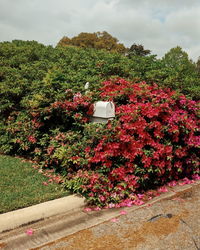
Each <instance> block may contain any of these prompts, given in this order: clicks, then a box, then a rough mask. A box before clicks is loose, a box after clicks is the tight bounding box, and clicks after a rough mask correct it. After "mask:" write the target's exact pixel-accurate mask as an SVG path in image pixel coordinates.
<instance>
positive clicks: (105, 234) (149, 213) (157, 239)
mask: <svg viewBox="0 0 200 250" xmlns="http://www.w3.org/2000/svg"><path fill="white" fill-rule="evenodd" d="M124 211H125V212H124ZM121 213H122V214H124V215H119V216H116V217H115V218H114V219H111V220H109V221H106V222H103V223H101V224H99V225H96V226H93V227H91V228H88V229H84V230H81V231H79V232H76V233H74V234H72V235H69V236H66V237H63V238H62V239H59V240H57V241H54V242H51V243H48V244H46V245H44V246H41V247H40V248H35V249H41V250H47V249H56V250H61V249H63V250H64V249H67V250H72V249H73V250H93V249H99V250H100V249H102V250H103V249H104V250H107V249H108V250H112V249H113V250H114V249H115V250H125V249H136V250H139V249H140V250H148V249H149V250H150V249H153V250H156V249H158V250H167V249H170V250H172V249H181V250H193V249H194V250H197V249H200V186H196V187H195V188H193V189H190V190H188V191H187V192H183V193H182V194H180V195H179V196H177V197H176V196H175V197H173V198H171V199H164V200H161V201H159V202H156V203H154V204H152V205H149V206H144V207H141V208H140V209H137V210H133V211H132V209H131V208H129V209H124V210H123V212H122V211H121ZM119 214H120V212H119Z"/></svg>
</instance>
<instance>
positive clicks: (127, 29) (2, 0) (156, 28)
mask: <svg viewBox="0 0 200 250" xmlns="http://www.w3.org/2000/svg"><path fill="white" fill-rule="evenodd" d="M199 15H200V2H199V0H182V1H181V4H180V0H162V1H160V0H151V1H149V0H140V1H138V0H95V1H94V0H84V1H82V0H73V1H72V0H42V1H41V0H17V1H16V0H0V34H1V36H0V39H1V41H5V40H12V39H23V40H37V41H39V42H42V43H45V44H53V45H56V43H57V42H58V41H59V40H60V39H61V38H62V37H63V36H69V37H72V36H75V35H78V34H79V33H80V32H97V31H104V30H105V31H107V32H109V33H110V34H111V35H113V36H115V37H116V38H118V40H119V41H120V42H122V43H124V44H125V45H126V46H131V45H132V44H133V43H138V44H142V45H144V47H145V48H146V49H150V50H151V51H152V53H153V54H157V55H158V56H163V55H164V54H165V53H166V52H167V51H168V50H169V49H170V48H172V47H175V46H177V45H180V46H181V47H182V48H183V49H184V50H186V51H187V52H188V53H189V56H190V57H192V58H193V59H194V60H196V59H197V58H198V56H199V55H200V45H199V43H198V41H199V40H200V29H199V26H200V19H199V18H198V16H199Z"/></svg>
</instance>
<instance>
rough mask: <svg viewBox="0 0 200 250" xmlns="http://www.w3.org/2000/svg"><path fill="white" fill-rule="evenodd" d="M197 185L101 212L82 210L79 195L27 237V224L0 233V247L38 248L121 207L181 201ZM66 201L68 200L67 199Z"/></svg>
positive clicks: (35, 226) (116, 212)
mask: <svg viewBox="0 0 200 250" xmlns="http://www.w3.org/2000/svg"><path fill="white" fill-rule="evenodd" d="M199 187H200V181H196V182H195V183H193V184H188V185H184V186H176V187H172V188H169V191H168V192H166V193H162V194H161V196H159V197H155V198H153V199H152V200H150V201H149V202H147V203H146V204H144V205H142V206H132V207H129V208H128V207H127V208H119V209H116V208H115V209H106V210H101V211H92V212H89V213H86V212H84V211H83V209H82V208H83V205H84V200H83V199H82V198H79V199H78V203H76V204H75V203H74V205H71V204H68V206H67V208H66V207H65V210H64V212H65V213H64V214H61V215H58V211H56V209H55V210H54V211H55V212H56V215H57V216H56V215H55V216H53V217H51V218H48V219H47V220H44V221H41V222H38V223H34V224H33V225H32V226H31V227H32V228H33V230H34V234H33V235H31V236H30V235H26V233H25V231H26V230H27V229H28V228H29V227H30V226H28V225H27V226H22V227H20V228H16V229H14V230H12V231H10V232H5V233H2V234H1V239H0V248H1V247H3V249H6V250H14V249H16V250H18V249H19V250H21V249H24V250H25V249H40V247H41V246H44V245H45V244H47V243H49V242H55V241H56V240H58V239H61V238H63V237H66V236H67V235H71V234H74V233H76V232H78V231H81V230H84V229H87V228H91V227H93V226H96V225H98V224H100V223H103V222H105V221H108V220H110V219H111V218H114V217H116V218H118V217H120V213H119V211H120V210H121V209H125V210H126V211H127V212H128V213H129V212H133V211H136V210H139V209H142V208H144V207H148V206H149V205H150V206H151V205H153V204H154V203H158V202H161V201H163V200H170V199H173V198H178V201H177V202H179V199H180V198H181V199H180V201H181V202H182V198H183V199H184V198H186V197H190V195H191V194H192V193H193V192H195V190H199ZM66 198H68V199H70V200H71V201H73V200H74V198H78V197H77V196H74V195H73V196H71V197H70V198H69V197H66ZM62 199H63V198H62ZM62 199H59V200H62ZM70 200H68V202H69V201H70ZM54 202H55V203H57V200H55V201H54ZM47 203H49V202H47ZM40 205H41V204H40ZM37 206H39V205H37ZM34 207H35V206H34ZM46 208H47V207H46ZM54 208H55V207H54ZM68 208H69V209H68ZM73 208H74V210H73ZM76 209H77V210H76ZM22 210H24V209H20V210H18V211H20V212H21V211H22ZM16 212H17V211H16ZM59 212H60V210H59ZM21 216H22V215H21ZM2 218H3V217H2ZM0 220H1V218H0ZM29 221H30V220H29ZM20 224H21V223H20ZM15 225H16V224H15Z"/></svg>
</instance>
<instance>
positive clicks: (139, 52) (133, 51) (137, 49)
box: [128, 43, 151, 58]
mask: <svg viewBox="0 0 200 250" xmlns="http://www.w3.org/2000/svg"><path fill="white" fill-rule="evenodd" d="M150 53H151V50H149V49H144V47H143V45H141V44H135V43H134V44H133V45H131V47H130V48H129V49H128V57H129V58H131V57H132V56H147V55H149V54H150Z"/></svg>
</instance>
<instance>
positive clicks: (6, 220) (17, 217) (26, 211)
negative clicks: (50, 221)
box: [0, 195, 85, 233]
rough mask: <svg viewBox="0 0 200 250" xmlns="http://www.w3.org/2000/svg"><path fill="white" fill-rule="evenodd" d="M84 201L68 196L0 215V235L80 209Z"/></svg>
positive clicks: (77, 197)
mask: <svg viewBox="0 0 200 250" xmlns="http://www.w3.org/2000/svg"><path fill="white" fill-rule="evenodd" d="M84 200H85V199H84V198H81V197H79V196H77V195H70V196H67V197H64V198H59V199H56V200H52V201H47V202H44V203H40V204H38V205H34V206H31V207H26V208H22V209H18V210H15V211H11V212H8V213H4V214H0V233H1V232H4V231H7V230H11V229H15V228H17V227H19V226H22V225H25V224H28V223H31V222H35V221H39V220H42V219H45V218H48V217H51V216H54V215H59V214H62V213H66V212H68V211H72V210H78V209H81V208H82V207H83V206H84Z"/></svg>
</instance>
